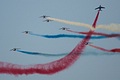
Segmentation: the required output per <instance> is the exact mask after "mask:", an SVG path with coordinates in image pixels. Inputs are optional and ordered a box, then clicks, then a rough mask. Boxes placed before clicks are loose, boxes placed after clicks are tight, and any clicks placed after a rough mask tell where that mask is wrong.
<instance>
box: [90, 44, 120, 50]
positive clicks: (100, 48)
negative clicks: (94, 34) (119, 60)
mask: <svg viewBox="0 0 120 80" xmlns="http://www.w3.org/2000/svg"><path fill="white" fill-rule="evenodd" d="M88 45H89V46H91V47H93V48H96V49H99V50H102V51H107V52H120V48H115V49H111V50H107V49H105V48H102V47H98V46H95V45H91V44H88Z"/></svg>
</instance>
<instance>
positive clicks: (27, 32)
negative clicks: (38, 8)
mask: <svg viewBox="0 0 120 80" xmlns="http://www.w3.org/2000/svg"><path fill="white" fill-rule="evenodd" d="M22 33H25V34H29V33H30V31H24V32H22Z"/></svg>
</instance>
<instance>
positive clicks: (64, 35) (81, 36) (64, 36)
mask: <svg viewBox="0 0 120 80" xmlns="http://www.w3.org/2000/svg"><path fill="white" fill-rule="evenodd" d="M79 33H80V34H88V32H79ZM29 34H30V35H34V36H39V37H44V38H82V39H83V38H85V35H74V34H56V35H40V34H35V33H29ZM93 34H94V35H102V36H91V39H105V38H114V37H117V38H118V37H120V34H103V33H101V34H100V33H93Z"/></svg>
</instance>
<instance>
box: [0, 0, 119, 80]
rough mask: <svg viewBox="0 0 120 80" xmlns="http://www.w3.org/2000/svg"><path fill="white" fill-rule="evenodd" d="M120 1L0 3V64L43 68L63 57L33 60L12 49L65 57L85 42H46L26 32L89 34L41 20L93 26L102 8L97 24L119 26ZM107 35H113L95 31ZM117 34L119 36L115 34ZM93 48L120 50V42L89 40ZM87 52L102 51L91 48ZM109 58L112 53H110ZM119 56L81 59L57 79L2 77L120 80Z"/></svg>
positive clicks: (27, 79)
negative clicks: (67, 21)
mask: <svg viewBox="0 0 120 80" xmlns="http://www.w3.org/2000/svg"><path fill="white" fill-rule="evenodd" d="M119 4H120V1H119V0H99V1H98V0H89V1H88V0H0V28H1V29H0V61H3V62H10V63H16V64H24V65H27V64H36V63H37V64H38V63H40V64H42V63H47V62H51V61H54V60H57V59H60V58H61V57H43V56H30V55H26V54H21V53H18V52H11V51H9V50H10V49H12V48H21V49H22V50H27V51H35V52H45V53H63V52H70V51H71V50H72V49H73V48H74V47H75V46H76V45H77V43H78V42H79V41H80V40H82V39H76V38H75V39H74V38H72V39H70V38H59V39H47V38H43V37H36V36H31V35H25V34H23V33H22V32H23V31H25V30H28V31H32V32H34V33H38V34H73V33H70V32H66V31H62V30H59V28H61V27H63V26H65V27H69V28H70V29H72V30H75V31H88V30H89V29H87V28H84V27H78V26H71V25H68V24H63V23H58V22H54V21H53V22H50V23H46V22H43V19H40V18H38V17H39V16H42V15H48V16H51V17H54V18H60V19H65V20H70V21H74V22H83V23H87V24H90V25H92V23H93V21H94V18H95V16H96V13H97V11H95V10H94V9H95V8H96V7H98V6H99V5H103V6H105V7H106V9H105V10H103V11H102V12H101V13H100V16H99V19H98V23H97V24H111V23H120V16H119V14H120V10H119V7H120V5H119ZM96 31H98V32H104V33H114V32H111V31H107V30H96ZM116 33H118V32H116ZM119 33H120V32H119ZM90 41H91V42H93V43H94V45H97V46H101V47H104V48H106V49H112V48H119V47H120V40H118V39H116V38H111V39H101V40H90ZM84 51H85V52H98V53H104V52H103V51H100V50H97V49H94V48H91V47H89V46H87V47H86V49H85V50H84ZM108 54H109V53H108ZM119 61H120V55H111V56H108V55H103V56H94V55H88V56H80V59H78V60H77V61H76V62H75V64H73V65H72V66H71V67H69V68H68V69H66V70H64V71H61V72H59V73H56V74H54V75H49V76H48V75H42V74H33V75H27V76H26V75H22V76H18V77H15V76H13V75H7V74H0V79H1V80H38V79H40V80H120V62H119Z"/></svg>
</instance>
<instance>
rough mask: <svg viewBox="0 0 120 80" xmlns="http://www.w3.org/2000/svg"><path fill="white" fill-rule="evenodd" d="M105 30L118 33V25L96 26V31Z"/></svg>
mask: <svg viewBox="0 0 120 80" xmlns="http://www.w3.org/2000/svg"><path fill="white" fill-rule="evenodd" d="M99 28H100V29H106V30H110V31H118V32H120V24H110V25H98V26H97V27H96V29H99Z"/></svg>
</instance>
